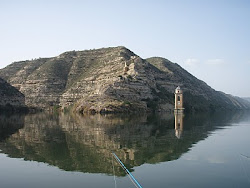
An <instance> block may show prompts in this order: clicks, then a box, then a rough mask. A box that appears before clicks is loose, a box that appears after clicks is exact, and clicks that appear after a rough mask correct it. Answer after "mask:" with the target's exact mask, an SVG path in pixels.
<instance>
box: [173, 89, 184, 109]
mask: <svg viewBox="0 0 250 188" xmlns="http://www.w3.org/2000/svg"><path fill="white" fill-rule="evenodd" d="M174 94H175V107H174V111H175V112H183V110H184V108H183V92H182V90H181V88H180V86H178V87H177V88H176V89H175V93H174Z"/></svg>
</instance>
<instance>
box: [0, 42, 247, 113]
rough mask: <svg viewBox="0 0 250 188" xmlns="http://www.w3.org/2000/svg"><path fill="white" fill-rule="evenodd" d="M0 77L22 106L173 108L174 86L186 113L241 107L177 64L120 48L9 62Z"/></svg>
mask: <svg viewBox="0 0 250 188" xmlns="http://www.w3.org/2000/svg"><path fill="white" fill-rule="evenodd" d="M0 77H2V78H3V79H5V80H7V81H8V82H9V83H10V84H11V85H13V86H15V87H16V88H18V89H19V91H20V92H21V93H23V94H24V95H25V104H26V105H27V106H28V107H38V108H42V109H44V108H51V107H52V108H54V107H61V108H62V109H64V108H73V109H74V110H75V111H78V112H81V113H84V112H131V111H144V112H145V111H152V110H158V111H168V110H173V101H174V100H173V97H174V96H173V92H174V89H175V88H176V87H177V86H178V85H179V86H181V88H182V89H183V91H184V100H185V108H186V110H187V111H189V110H204V111H207V110H216V109H247V108H249V107H250V103H248V102H246V101H245V100H243V99H240V98H236V97H233V96H230V95H226V94H224V93H222V92H218V91H215V90H214V89H212V88H211V87H209V86H208V85H207V84H206V83H205V82H203V81H201V80H198V79H197V78H195V77H194V76H192V75H191V74H190V73H188V72H187V71H185V70H184V69H183V68H181V67H180V66H179V65H178V64H176V63H172V62H170V61H168V60H167V59H164V58H158V57H154V58H149V59H142V58H140V57H139V56H137V55H136V54H134V53H133V52H131V51H130V50H128V49H127V48H125V47H114V48H102V49H97V50H86V51H71V52H65V53H63V54H61V55H59V56H57V57H52V58H41V59H36V60H31V61H22V62H15V63H13V64H11V65H9V66H7V67H5V68H4V69H1V70H0Z"/></svg>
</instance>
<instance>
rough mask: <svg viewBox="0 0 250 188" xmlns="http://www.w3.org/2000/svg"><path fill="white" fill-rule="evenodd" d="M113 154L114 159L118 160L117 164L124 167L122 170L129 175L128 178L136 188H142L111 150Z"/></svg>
mask: <svg viewBox="0 0 250 188" xmlns="http://www.w3.org/2000/svg"><path fill="white" fill-rule="evenodd" d="M112 154H113V156H114V157H115V159H116V160H117V161H118V162H119V164H120V165H121V167H122V168H123V169H124V171H125V172H126V173H127V174H128V175H129V178H130V180H131V181H132V182H133V183H134V185H135V186H136V187H137V188H142V186H141V185H140V183H139V182H138V181H137V180H136V179H135V177H134V176H133V175H132V174H131V173H130V172H129V170H128V169H127V168H126V166H125V165H124V164H123V163H122V162H121V160H120V159H119V157H117V155H116V154H115V153H114V152H112Z"/></svg>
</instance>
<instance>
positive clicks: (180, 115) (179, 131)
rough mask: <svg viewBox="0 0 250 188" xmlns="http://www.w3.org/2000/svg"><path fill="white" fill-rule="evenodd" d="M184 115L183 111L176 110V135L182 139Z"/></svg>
mask: <svg viewBox="0 0 250 188" xmlns="http://www.w3.org/2000/svg"><path fill="white" fill-rule="evenodd" d="M183 117H184V114H183V112H182V111H176V112H175V136H176V137H177V138H178V139H180V138H181V135H182V132H183Z"/></svg>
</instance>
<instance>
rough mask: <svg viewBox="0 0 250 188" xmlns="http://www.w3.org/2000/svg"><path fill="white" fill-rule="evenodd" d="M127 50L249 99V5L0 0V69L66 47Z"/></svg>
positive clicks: (179, 0)
mask: <svg viewBox="0 0 250 188" xmlns="http://www.w3.org/2000/svg"><path fill="white" fill-rule="evenodd" d="M110 46H125V47H127V48H129V49H130V50H132V51H133V52H135V53H136V54H137V55H139V56H141V57H142V58H148V57H151V56H161V57H165V58H167V59H169V60H170V61H172V62H176V63H178V64H180V65H181V66H182V67H183V68H185V69H186V70H188V71H189V72H190V73H192V74H193V75H194V76H196V77H197V78H199V79H201V80H203V81H205V82H206V83H207V84H208V85H210V86H211V87H213V88H214V89H216V90H221V91H224V92H226V93H230V94H233V95H238V96H242V97H246V96H248V97H250V83H249V82H250V1H248V0H234V1H233V0H214V1H213V0H171V1H170V0H169V1H168V0H165V1H164V0H162V1H160V0H151V1H149V0H148V1H147V0H141V1H139V0H113V1H111V0H99V1H97V0H89V1H87V0H86V1H84V0H82V1H80V0H79V1H76V0H68V1H64V0H41V1H39V0H36V1H34V0H30V1H27V0H22V1H20V0H16V1H12V0H0V68H3V67H5V66H6V65H8V64H10V63H12V62H13V61H20V60H27V59H32V58H38V57H51V56H57V55H59V54H60V53H62V52H65V51H69V50H84V49H93V48H101V47H110Z"/></svg>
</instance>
